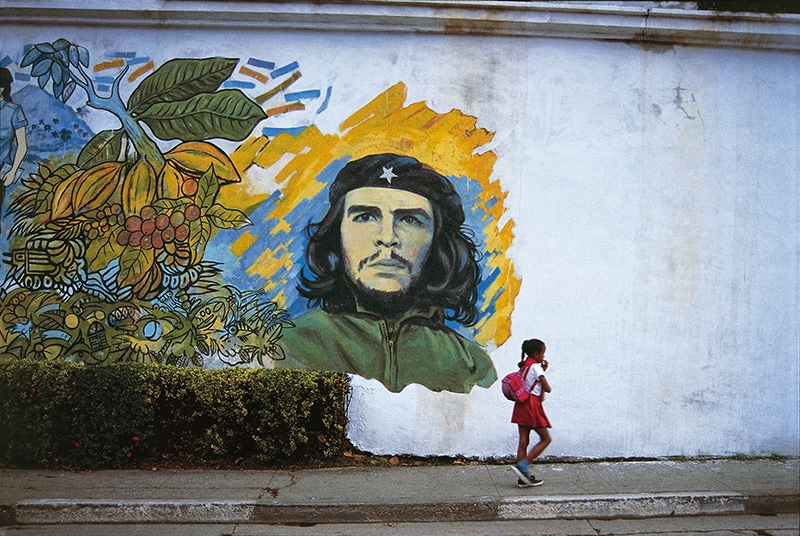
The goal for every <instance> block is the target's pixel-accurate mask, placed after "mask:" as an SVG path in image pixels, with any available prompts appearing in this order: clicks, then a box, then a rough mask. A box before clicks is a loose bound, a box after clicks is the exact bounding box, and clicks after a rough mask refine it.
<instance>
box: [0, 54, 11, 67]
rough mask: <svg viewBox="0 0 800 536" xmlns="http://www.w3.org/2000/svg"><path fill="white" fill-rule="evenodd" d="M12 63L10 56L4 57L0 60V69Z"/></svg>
mask: <svg viewBox="0 0 800 536" xmlns="http://www.w3.org/2000/svg"><path fill="white" fill-rule="evenodd" d="M12 63H14V60H12V59H11V56H6V57H5V58H3V59H2V60H0V67H8V66H9V65H11V64H12Z"/></svg>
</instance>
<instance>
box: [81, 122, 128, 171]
mask: <svg viewBox="0 0 800 536" xmlns="http://www.w3.org/2000/svg"><path fill="white" fill-rule="evenodd" d="M123 138H124V135H123V131H122V130H104V131H102V132H100V133H98V134H97V135H95V137H94V138H92V139H91V140H89V143H87V144H86V145H85V146H84V147H83V149H81V152H80V154H79V155H78V167H80V168H83V169H88V168H90V167H92V166H95V165H97V164H102V163H104V162H111V161H113V160H117V159H118V158H119V156H120V152H121V149H122V141H123Z"/></svg>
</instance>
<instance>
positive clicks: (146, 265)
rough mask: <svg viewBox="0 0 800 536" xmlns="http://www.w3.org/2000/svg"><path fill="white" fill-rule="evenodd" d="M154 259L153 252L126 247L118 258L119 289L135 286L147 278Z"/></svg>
mask: <svg viewBox="0 0 800 536" xmlns="http://www.w3.org/2000/svg"><path fill="white" fill-rule="evenodd" d="M154 258H155V254H154V250H152V249H141V248H138V247H133V246H127V247H126V248H125V250H124V251H123V252H122V254H121V255H120V256H119V273H118V274H117V283H118V284H119V286H120V287H128V286H135V285H136V284H138V283H139V282H140V281H142V279H144V278H145V277H147V275H148V272H149V271H150V268H152V266H153V261H154Z"/></svg>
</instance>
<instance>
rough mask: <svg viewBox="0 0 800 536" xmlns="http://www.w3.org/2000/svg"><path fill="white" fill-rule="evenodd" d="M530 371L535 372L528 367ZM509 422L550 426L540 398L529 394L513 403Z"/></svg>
mask: <svg viewBox="0 0 800 536" xmlns="http://www.w3.org/2000/svg"><path fill="white" fill-rule="evenodd" d="M525 366H528V363H525ZM531 373H533V374H535V372H533V367H531V368H530V369H529V372H528V374H531ZM511 422H512V423H514V424H521V425H522V426H530V427H531V428H541V427H547V428H552V425H551V424H550V420H549V419H548V418H547V415H545V413H544V408H543V407H542V398H541V396H539V395H531V396H529V397H528V399H527V400H526V401H525V402H517V403H516V404H514V412H513V413H512V414H511Z"/></svg>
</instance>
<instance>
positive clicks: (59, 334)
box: [42, 329, 70, 341]
mask: <svg viewBox="0 0 800 536" xmlns="http://www.w3.org/2000/svg"><path fill="white" fill-rule="evenodd" d="M42 336H43V337H44V338H45V340H47V339H61V340H62V341H68V340H69V339H70V336H69V334H68V333H64V332H63V331H61V330H58V329H49V330H47V331H44V332H42Z"/></svg>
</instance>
